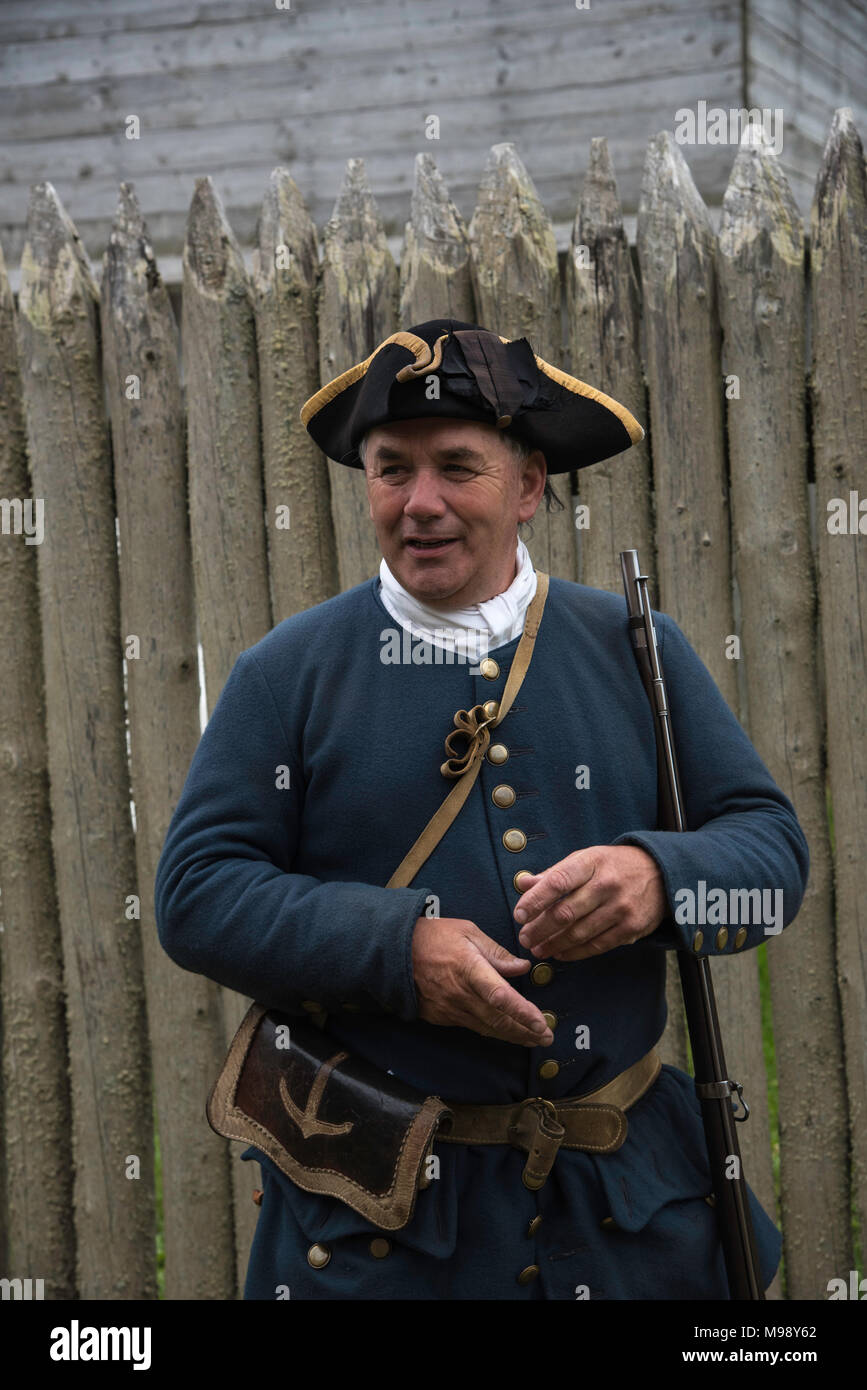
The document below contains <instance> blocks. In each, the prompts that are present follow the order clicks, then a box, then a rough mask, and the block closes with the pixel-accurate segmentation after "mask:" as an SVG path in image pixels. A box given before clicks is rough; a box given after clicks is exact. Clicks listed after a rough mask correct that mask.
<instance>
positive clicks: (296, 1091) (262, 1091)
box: [206, 1004, 451, 1231]
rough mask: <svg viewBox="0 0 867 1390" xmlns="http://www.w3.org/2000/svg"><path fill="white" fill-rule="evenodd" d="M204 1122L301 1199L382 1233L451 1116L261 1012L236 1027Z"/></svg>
mask: <svg viewBox="0 0 867 1390" xmlns="http://www.w3.org/2000/svg"><path fill="white" fill-rule="evenodd" d="M206 1113H207V1117H208V1123H209V1124H210V1126H211V1128H212V1129H213V1130H214V1131H215V1132H216V1133H217V1134H221V1135H223V1136H224V1137H225V1138H227V1139H239V1140H243V1141H245V1142H246V1143H248V1144H253V1145H254V1146H255V1147H256V1148H258V1149H260V1150H261V1151H262V1153H265V1154H267V1155H268V1157H269V1158H270V1159H272V1161H273V1162H274V1163H276V1165H277V1167H278V1168H280V1169H281V1170H282V1172H284V1173H285V1174H286V1176H287V1177H288V1178H290V1179H291V1180H292V1182H294V1183H295V1184H296V1185H297V1186H298V1187H300V1188H303V1189H304V1191H305V1192H317V1193H322V1194H324V1195H326V1196H330V1197H336V1198H337V1199H338V1200H339V1201H341V1202H346V1203H347V1205H348V1206H350V1207H352V1208H353V1210H355V1211H357V1212H358V1213H359V1214H360V1215H361V1216H363V1217H365V1218H366V1219H367V1220H368V1221H371V1222H373V1224H374V1225H376V1226H380V1227H382V1229H383V1230H386V1231H396V1230H399V1229H400V1227H402V1226H405V1225H406V1223H407V1222H408V1221H409V1220H410V1217H411V1216H412V1213H413V1209H414V1207H415V1199H416V1194H417V1192H418V1190H419V1187H420V1186H426V1183H425V1182H424V1173H423V1168H424V1160H425V1158H426V1156H427V1154H428V1152H429V1151H430V1147H431V1144H432V1142H433V1138H434V1135H435V1133H436V1131H437V1128H438V1126H439V1125H440V1123H441V1121H445V1124H444V1128H447V1127H448V1123H449V1120H450V1116H451V1112H450V1111H449V1109H448V1106H446V1105H445V1104H444V1102H443V1101H442V1100H440V1098H439V1096H425V1095H423V1094H422V1093H421V1091H418V1090H416V1089H415V1088H414V1087H412V1086H409V1085H407V1084H406V1083H405V1082H403V1081H399V1080H398V1079H397V1078H396V1077H393V1076H389V1075H388V1074H387V1073H384V1072H382V1071H381V1070H380V1069H379V1068H378V1067H374V1066H371V1065H370V1063H368V1062H366V1061H364V1060H363V1059H361V1058H358V1057H353V1056H351V1055H350V1054H349V1053H347V1052H345V1051H343V1050H341V1048H340V1045H339V1043H337V1042H336V1041H335V1039H334V1038H332V1037H329V1035H328V1034H327V1033H325V1032H323V1030H322V1029H321V1028H318V1027H317V1026H316V1025H315V1024H312V1023H310V1022H308V1021H305V1020H304V1019H299V1018H297V1017H295V1016H294V1015H289V1014H283V1013H280V1012H279V1011H277V1010H275V1009H266V1008H264V1007H263V1006H262V1005H261V1004H254V1005H252V1007H251V1008H250V1009H249V1010H248V1012H247V1014H246V1015H245V1017H244V1019H243V1020H242V1022H241V1025H240V1027H239V1028H238V1031H237V1033H236V1034H235V1037H234V1039H233V1040H232V1045H231V1047H230V1048H229V1053H228V1056H227V1058H226V1061H225V1063H224V1066H223V1070H222V1071H221V1073H220V1075H219V1076H218V1078H217V1080H216V1082H215V1083H214V1087H213V1090H212V1091H211V1094H210V1096H209V1098H208V1103H207V1109H206Z"/></svg>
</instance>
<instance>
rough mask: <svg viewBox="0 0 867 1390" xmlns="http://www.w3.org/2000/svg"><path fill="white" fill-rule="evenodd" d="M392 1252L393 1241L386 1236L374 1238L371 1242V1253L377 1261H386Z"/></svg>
mask: <svg viewBox="0 0 867 1390" xmlns="http://www.w3.org/2000/svg"><path fill="white" fill-rule="evenodd" d="M390 1251H391V1241H390V1240H386V1239H385V1237H384V1236H374V1238H373V1240H372V1241H371V1242H370V1253H371V1255H372V1256H373V1258H374V1259H375V1260H384V1259H385V1257H386V1255H387V1254H389V1252H390Z"/></svg>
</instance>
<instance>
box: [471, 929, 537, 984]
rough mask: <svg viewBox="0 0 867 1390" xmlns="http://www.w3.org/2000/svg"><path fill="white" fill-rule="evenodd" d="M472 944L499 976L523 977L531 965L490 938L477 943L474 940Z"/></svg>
mask: <svg viewBox="0 0 867 1390" xmlns="http://www.w3.org/2000/svg"><path fill="white" fill-rule="evenodd" d="M472 944H473V945H474V946H475V948H476V950H477V951H479V953H480V954H481V955H482V956H484V958H485V960H486V961H487V962H488V964H489V965H492V966H493V967H494V969H495V970H498V971H499V972H500V974H501V975H509V976H513V975H524V974H526V972H527V971H528V970H529V969H530V966H531V964H532V962H531V961H529V960H526V959H525V958H524V957H522V956H513V955H512V953H511V951H507V950H506V949H505V947H504V946H500V945H498V944H497V942H496V941H492V940H491V938H490V937H485V938H484V939H483V940H482V941H477V940H475V938H474V939H473V943H472Z"/></svg>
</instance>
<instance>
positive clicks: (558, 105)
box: [0, 0, 867, 278]
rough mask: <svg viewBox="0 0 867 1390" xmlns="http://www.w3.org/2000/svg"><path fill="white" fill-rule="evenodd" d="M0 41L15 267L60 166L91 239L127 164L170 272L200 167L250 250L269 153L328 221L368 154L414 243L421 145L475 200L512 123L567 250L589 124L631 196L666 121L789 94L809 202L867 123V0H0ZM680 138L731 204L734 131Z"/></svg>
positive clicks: (3, 196) (95, 244) (6, 230)
mask: <svg viewBox="0 0 867 1390" xmlns="http://www.w3.org/2000/svg"><path fill="white" fill-rule="evenodd" d="M286 3H289V4H291V8H289V9H286V10H284V9H277V4H286ZM0 45H2V48H0V241H2V245H3V249H4V251H5V254H6V259H7V263H8V264H9V265H10V267H11V268H14V269H15V270H17V265H18V260H19V256H20V250H21V243H22V233H23V222H24V218H25V214H26V206H27V197H28V187H29V185H30V184H31V183H34V182H36V181H38V180H41V179H49V180H50V181H51V182H52V183H53V184H54V185H55V187H56V188H57V190H58V192H59V194H60V196H61V198H62V199H63V201H64V203H65V204H66V207H67V208H68V210H69V212H70V214H71V215H72V217H73V219H74V220H75V222H76V225H77V226H78V228H79V231H80V232H81V234H82V236H83V238H84V241H85V244H86V246H87V248H88V250H89V251H90V252H91V254H92V255H95V256H101V252H102V249H103V247H104V244H105V239H106V235H107V231H108V226H109V223H110V220H111V217H112V215H113V213H114V208H115V201H116V196H117V185H118V182H119V181H120V180H121V179H131V180H132V181H133V182H134V184H135V186H136V190H137V192H138V195H139V197H140V200H141V203H142V206H143V208H144V211H145V215H146V217H147V219H148V224H149V228H150V231H151V235H152V238H153V241H154V245H155V247H156V250H157V253H158V254H159V255H160V256H161V257H162V258H163V270H164V273H167V272H168V274H169V276H170V278H171V270H172V267H174V266H176V265H177V259H176V258H177V256H178V254H179V251H180V246H181V241H182V234H183V225H184V220H185V217H186V212H187V207H188V205H189V201H190V197H191V194H192V184H193V178H194V177H195V176H196V175H198V174H206V173H207V174H211V175H213V176H214V178H215V180H216V182H217V186H218V188H219V190H220V193H221V196H222V197H223V199H224V202H225V204H226V207H227V210H228V213H229V216H230V218H231V220H232V223H233V226H234V228H235V230H236V232H237V234H238V237H239V239H240V241H241V244H242V246H244V247H245V249H246V248H247V247H248V246H249V245H250V243H251V241H252V238H253V233H254V228H255V220H256V214H257V208H258V205H259V203H260V201H261V197H262V192H263V187H264V183H265V179H266V176H267V174H268V173H269V171H270V169H271V168H272V167H273V166H274V165H276V164H285V165H287V166H288V167H289V168H290V169H291V171H292V173H293V175H294V176H295V178H296V180H297V182H298V183H299V185H300V187H301V189H302V191H303V192H304V194H305V196H306V197H307V199H308V202H309V206H310V209H311V212H312V214H313V217H314V219H315V221H316V222H317V224H318V225H320V226H321V225H322V224H323V223H324V222H325V220H326V219H327V217H328V216H329V214H330V212H331V208H332V205H333V202H334V198H335V195H336V193H337V189H338V186H339V182H340V178H341V173H342V170H343V166H344V163H345V161H346V159H347V158H349V156H351V155H361V156H363V157H364V158H365V160H366V161H367V165H368V169H369V174H370V179H371V185H372V187H373V189H374V192H375V194H376V197H377V199H378V201H379V205H380V208H381V210H382V212H383V216H384V217H385V219H386V226H387V230H388V232H389V234H390V236H392V237H395V238H398V237H400V235H401V234H402V231H403V223H404V221H405V218H406V216H407V211H408V205H409V191H410V182H411V179H412V167H413V156H414V155H415V154H416V152H417V151H418V150H420V149H428V150H430V151H431V152H432V153H433V154H434V156H435V158H436V160H437V162H438V164H439V166H440V168H441V170H442V172H443V174H444V175H445V177H446V180H447V182H448V183H449V186H450V189H451V192H452V196H453V197H454V198H455V201H456V202H457V204H458V206H459V207H460V209H461V211H462V212H463V213H464V214H465V216H469V214H470V213H471V211H472V207H473V204H474V202H475V197H476V192H477V188H478V183H479V178H480V175H481V173H482V170H483V167H484V163H485V159H486V156H487V152H488V149H489V148H490V146H491V145H492V144H494V143H496V142H499V141H503V140H511V141H514V143H515V144H516V145H517V148H518V151H519V153H520V154H521V156H522V158H523V159H524V161H525V163H526V165H527V167H528V169H529V171H530V173H531V175H532V177H533V179H534V180H535V182H536V186H537V188H538V189H539V192H540V194H541V196H542V199H543V201H544V202H545V204H546V206H547V208H548V210H549V212H550V213H551V215H552V217H553V219H554V223H555V226H556V228H557V232H558V240H559V241H560V243H561V245H562V244H563V243H564V242H565V240H566V238H567V236H568V228H569V224H570V223H571V219H572V217H573V216H574V210H575V203H576V199H577V195H578V191H579V188H580V184H581V180H582V177H583V174H584V171H585V169H586V165H587V158H588V147H589V141H590V139H591V137H592V136H594V135H606V136H607V137H608V142H609V147H610V150H611V153H612V157H613V159H614V163H615V169H616V172H617V176H618V180H619V184H620V191H621V195H622V198H623V202H624V206H625V209H626V211H627V213H629V212H631V211H634V210H635V208H636V206H637V201H638V195H639V188H640V179H641V168H642V163H643V159H644V151H645V146H646V142H647V139H648V137H649V136H650V135H652V134H654V133H655V132H656V131H657V130H661V129H663V128H670V129H673V128H674V127H675V123H676V118H675V113H676V112H677V110H678V109H679V108H681V107H695V106H696V103H697V101H698V100H699V99H704V100H705V101H706V102H707V103H708V106H709V107H711V106H722V107H724V108H726V109H728V108H730V107H736V108H737V107H740V106H741V105H742V104H743V103H744V100H745V99H746V100H747V104H749V105H756V104H758V105H766V106H769V107H776V106H783V107H784V109H785V113H786V127H785V132H786V140H785V145H784V153H783V157H784V163H785V165H786V168H787V172H788V173H789V174H790V176H791V177H793V179H794V185H795V192H796V196H797V197H798V199H799V202H800V204H801V206H802V208H803V209H804V210H806V208H807V206H808V203H809V198H810V195H811V193H812V186H813V179H814V177H815V171H816V168H817V166H818V161H819V154H820V151H821V147H822V144H823V143H824V139H825V134H826V132H827V128H828V123H829V121H830V117H831V113H832V111H833V109H834V107H835V106H839V105H841V104H849V105H852V106H853V108H854V110H855V119H856V122H860V123H861V127H862V129H863V128H864V124H865V120H864V118H865V115H867V90H865V73H867V61H865V60H867V9H865V4H864V3H863V0H857V2H856V0H748V3H747V5H746V6H745V7H742V5H741V4H740V3H739V0H669V2H668V3H666V4H665V5H660V4H657V3H652V2H651V0H589V8H587V9H578V8H576V5H575V3H574V0H211V2H210V3H206V2H205V0H0ZM133 114H134V115H137V116H139V118H140V121H141V138H140V139H139V140H137V141H134V140H128V139H127V138H126V137H125V119H126V117H127V116H129V115H133ZM430 115H436V116H438V117H439V121H440V138H439V140H431V141H428V140H427V139H426V137H425V118H426V117H427V116H430ZM685 153H686V155H687V159H688V161H689V164H690V167H691V169H692V171H693V175H694V177H695V179H696V181H697V183H698V186H699V188H700V190H701V192H702V194H703V195H704V197H705V199H706V200H707V201H708V202H709V203H711V204H718V203H719V201H720V199H721V197H722V192H723V189H724V187H725V183H726V180H727V178H728V174H729V171H730V168H731V161H732V157H733V150H732V148H731V147H730V146H725V145H723V146H713V145H697V146H695V147H693V148H688V149H686V151H685Z"/></svg>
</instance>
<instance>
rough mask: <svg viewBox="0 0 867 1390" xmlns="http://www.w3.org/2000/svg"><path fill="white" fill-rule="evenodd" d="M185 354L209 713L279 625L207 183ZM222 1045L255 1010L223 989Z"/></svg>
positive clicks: (194, 244)
mask: <svg viewBox="0 0 867 1390" xmlns="http://www.w3.org/2000/svg"><path fill="white" fill-rule="evenodd" d="M182 322H183V329H182V332H183V344H184V363H185V374H186V395H187V439H188V444H187V447H188V457H189V480H190V481H189V494H190V537H191V541H192V548H193V572H194V575H195V592H196V608H197V612H198V618H199V632H200V634H201V641H202V648H203V655H204V664H205V691H206V695H207V702H208V709H209V710H212V709H213V708H214V704H215V703H216V700H217V698H218V696H219V694H220V691H221V690H222V688H223V685H224V684H225V682H226V679H227V677H228V675H229V673H230V671H231V669H232V667H233V666H234V664H235V662H236V661H237V659H238V657H239V656H240V654H241V652H242V651H244V650H245V648H247V647H251V646H253V645H254V644H255V643H256V642H258V641H259V640H260V638H262V637H264V636H265V633H266V632H268V630H269V628H270V627H271V611H270V596H269V591H268V564H267V551H266V541H265V515H264V508H263V504H262V470H261V462H260V454H259V382H258V370H257V364H256V329H255V322H254V317H253V304H252V296H251V292H250V286H249V282H248V278H247V272H246V270H245V268H244V262H243V259H242V257H241V252H240V249H239V247H238V243H237V242H236V240H235V237H234V234H233V232H232V229H231V227H230V226H229V224H228V222H227V221H226V216H225V213H224V212H223V208H222V205H221V203H220V200H219V198H218V196H217V193H216V191H215V189H214V186H213V184H212V183H211V180H210V179H207V178H202V179H198V180H197V181H196V188H195V193H194V194H193V200H192V203H191V205H190V214H189V218H188V220H187V237H186V242H185V244H184V297H183V314H182ZM222 999H223V1007H224V1015H225V1019H224V1024H225V1041H226V1045H227V1046H228V1044H229V1043H230V1042H231V1040H232V1038H233V1037H234V1034H235V1031H236V1029H237V1027H238V1024H239V1023H240V1021H241V1018H242V1017H243V1015H244V1013H245V1012H246V1010H247V1007H248V1005H249V1002H250V1001H249V1000H247V999H245V998H244V997H243V995H240V994H236V993H235V992H234V991H232V990H226V989H224V990H223V991H222ZM230 1153H231V1155H232V1163H231V1171H232V1185H233V1191H234V1195H235V1256H236V1269H237V1275H238V1283H239V1286H242V1281H243V1278H244V1274H245V1271H246V1268H247V1262H248V1260H249V1255H250V1244H251V1241H252V1238H253V1233H254V1231H255V1226H256V1211H255V1207H254V1205H253V1202H252V1199H251V1197H252V1192H253V1190H254V1188H255V1187H256V1186H257V1185H261V1184H259V1178H258V1164H256V1163H241V1162H239V1161H238V1153H239V1148H238V1146H237V1145H236V1146H235V1147H234V1148H232V1149H230Z"/></svg>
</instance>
